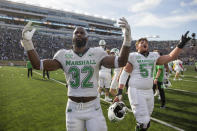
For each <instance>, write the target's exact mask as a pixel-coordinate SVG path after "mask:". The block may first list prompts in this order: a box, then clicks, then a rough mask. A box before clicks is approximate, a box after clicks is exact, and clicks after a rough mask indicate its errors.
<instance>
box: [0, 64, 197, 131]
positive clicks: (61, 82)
mask: <svg viewBox="0 0 197 131" xmlns="http://www.w3.org/2000/svg"><path fill="white" fill-rule="evenodd" d="M41 74H42V72H41V71H37V70H34V72H33V77H32V78H28V77H27V69H25V68H24V67H8V66H0V131H65V128H66V127H65V126H66V125H65V108H66V103H67V99H68V97H67V88H66V87H65V76H64V73H63V71H62V70H58V71H54V72H50V78H51V79H50V80H47V79H43V78H42V75H41ZM171 78H173V76H172V77H171ZM171 82H172V85H173V86H172V87H171V88H168V89H166V90H165V92H166V106H167V107H166V109H160V108H159V107H160V102H159V100H158V98H157V97H155V108H154V112H153V115H152V121H151V127H150V128H149V130H150V131H176V130H185V131H194V130H197V72H195V71H194V67H189V66H188V67H187V71H186V72H184V78H183V80H182V81H173V80H171ZM124 102H125V103H126V105H127V106H128V107H129V108H130V106H129V102H128V98H127V95H126V94H125V95H124ZM109 105H110V104H109V103H107V102H105V101H102V100H101V106H102V109H103V114H104V116H105V118H106V122H107V126H108V131H133V130H134V128H135V119H134V117H133V114H132V112H128V113H127V114H126V117H125V119H124V120H122V121H121V122H118V123H112V122H110V121H109V120H108V118H107V109H108V107H109ZM155 120H159V121H155ZM100 126H102V125H100Z"/></svg>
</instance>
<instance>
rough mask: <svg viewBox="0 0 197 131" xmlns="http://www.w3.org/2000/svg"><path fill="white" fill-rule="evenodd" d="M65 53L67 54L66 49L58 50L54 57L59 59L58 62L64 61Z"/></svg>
mask: <svg viewBox="0 0 197 131" xmlns="http://www.w3.org/2000/svg"><path fill="white" fill-rule="evenodd" d="M64 54H65V49H61V50H59V51H57V52H56V53H55V55H54V57H53V59H55V60H57V61H58V62H60V63H61V65H62V63H63V58H64Z"/></svg>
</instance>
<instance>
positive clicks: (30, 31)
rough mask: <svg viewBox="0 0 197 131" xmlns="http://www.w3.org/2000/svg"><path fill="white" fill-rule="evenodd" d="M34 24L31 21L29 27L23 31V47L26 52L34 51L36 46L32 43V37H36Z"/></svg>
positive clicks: (26, 26)
mask: <svg viewBox="0 0 197 131" xmlns="http://www.w3.org/2000/svg"><path fill="white" fill-rule="evenodd" d="M31 24H32V22H31V21H29V22H28V23H27V25H25V27H24V29H23V31H22V38H23V39H22V40H21V45H22V46H23V47H24V49H25V50H26V51H28V50H33V49H34V45H33V43H32V37H33V35H34V32H35V31H36V29H35V28H33V27H32V26H31Z"/></svg>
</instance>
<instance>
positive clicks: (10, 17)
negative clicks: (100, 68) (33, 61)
mask: <svg viewBox="0 0 197 131" xmlns="http://www.w3.org/2000/svg"><path fill="white" fill-rule="evenodd" d="M30 20H31V21H33V24H34V26H35V27H36V28H37V31H36V33H35V35H34V37H33V43H34V45H35V47H36V50H37V52H38V53H39V55H40V56H43V58H52V57H53V55H54V53H55V52H56V51H57V50H59V49H61V48H66V49H69V48H71V47H72V31H73V29H74V28H75V26H82V27H84V28H86V29H87V30H88V33H89V35H90V36H89V41H88V44H89V46H92V47H94V46H98V42H99V40H100V39H104V40H105V41H106V42H107V48H109V49H111V48H114V47H116V48H120V46H121V44H122V40H123V38H122V32H121V29H120V28H119V27H117V26H116V21H114V20H111V19H103V18H98V17H93V16H88V15H84V14H77V13H73V12H68V11H60V10H55V9H50V8H44V7H38V6H34V5H27V4H23V3H16V2H10V1H6V0H0V30H1V31H0V52H1V53H0V60H19V61H21V60H26V59H27V55H26V52H24V49H23V48H22V47H21V44H20V40H21V32H22V28H23V27H24V25H25V24H26V23H27V22H28V21H30ZM135 42H136V41H132V47H131V50H132V51H134V50H135ZM177 42H178V41H177V40H174V41H150V42H149V46H150V47H149V49H151V50H154V49H158V50H160V51H161V52H162V53H163V54H167V53H169V52H170V51H171V50H172V49H173V48H174V47H175V46H176V44H177ZM189 48H191V47H190V46H187V47H186V48H185V49H184V53H182V54H181V56H180V58H181V59H182V60H183V61H184V64H193V62H194V61H196V60H197V55H195V54H196V51H197V47H192V50H190V51H189ZM188 56H189V57H188Z"/></svg>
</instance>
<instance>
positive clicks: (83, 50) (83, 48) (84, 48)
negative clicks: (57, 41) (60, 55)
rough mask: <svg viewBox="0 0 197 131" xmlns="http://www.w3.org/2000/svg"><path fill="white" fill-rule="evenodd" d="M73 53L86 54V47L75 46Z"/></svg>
mask: <svg viewBox="0 0 197 131" xmlns="http://www.w3.org/2000/svg"><path fill="white" fill-rule="evenodd" d="M73 51H74V52H76V53H84V52H85V51H86V46H83V47H77V46H73Z"/></svg>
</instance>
